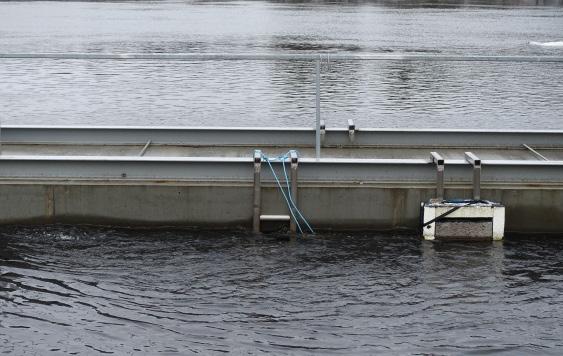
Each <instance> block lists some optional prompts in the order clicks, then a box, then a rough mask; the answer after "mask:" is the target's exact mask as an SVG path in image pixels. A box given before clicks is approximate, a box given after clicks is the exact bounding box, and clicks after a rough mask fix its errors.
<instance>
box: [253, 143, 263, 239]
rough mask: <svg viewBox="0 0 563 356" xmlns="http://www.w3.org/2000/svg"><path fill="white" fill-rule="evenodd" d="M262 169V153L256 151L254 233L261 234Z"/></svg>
mask: <svg viewBox="0 0 563 356" xmlns="http://www.w3.org/2000/svg"><path fill="white" fill-rule="evenodd" d="M261 169H262V151H260V150H255V151H254V202H253V205H252V210H253V211H252V231H253V232H254V233H260V212H261V210H262V196H261V194H262V184H261V181H260V171H261Z"/></svg>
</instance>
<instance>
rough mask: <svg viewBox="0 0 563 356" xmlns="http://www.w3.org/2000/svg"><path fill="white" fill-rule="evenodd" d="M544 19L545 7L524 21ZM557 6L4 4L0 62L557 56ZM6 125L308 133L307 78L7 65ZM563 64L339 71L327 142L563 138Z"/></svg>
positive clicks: (97, 64)
mask: <svg viewBox="0 0 563 356" xmlns="http://www.w3.org/2000/svg"><path fill="white" fill-rule="evenodd" d="M536 4H539V5H541V6H534V5H536ZM561 5H562V3H561V1H539V2H535V1H533V2H532V1H512V2H496V1H489V2H487V1H477V2H475V1H473V2H472V1H466V2H456V1H444V2H436V1H433V2H425V1H420V2H418V1H411V2H359V3H349V2H344V3H340V2H336V3H327V2H311V3H309V2H305V3H303V2H290V3H287V2H263V1H256V2H197V1H196V2H179V1H164V2H161V1H159V2H143V1H134V2H0V52H11V53H14V52H31V53H34V52H61V53H62V52H77V53H81V52H86V53H98V52H104V53H274V54H276V53H278V54H279V53H318V52H321V53H366V54H369V53H418V54H456V55H540V56H545V55H555V56H563V47H550V46H538V45H533V44H530V42H538V43H545V42H556V41H562V40H563V7H561ZM0 78H1V80H0V97H1V98H2V99H1V100H2V102H1V104H2V105H1V111H0V120H1V121H2V122H3V123H5V124H84V125H156V126H162V125H178V126H200V125H205V126H313V123H314V120H315V114H314V106H315V96H314V66H313V65H312V64H309V63H296V62H288V61H275V62H260V61H239V62H231V61H229V62H223V61H216V62H199V63H178V62H146V61H144V62H143V61H141V62H138V61H133V62H116V61H85V60H78V61H56V60H2V61H1V62H0ZM562 82H563V65H562V64H536V63H531V64H530V63H529V64H519V63H509V64H507V63H424V62H416V63H401V62H392V61H389V62H377V63H367V62H343V63H332V65H331V66H330V68H324V69H323V74H322V84H321V90H322V95H321V106H322V117H323V118H324V119H325V120H326V122H327V125H328V126H329V127H342V126H344V125H345V124H346V122H347V119H349V118H351V119H354V120H355V121H356V123H357V125H358V127H360V128H361V127H403V128H404V127H425V128H497V129H498V128H511V129H563V121H562V120H561V114H560V113H561V112H563V86H562V85H561V83H562Z"/></svg>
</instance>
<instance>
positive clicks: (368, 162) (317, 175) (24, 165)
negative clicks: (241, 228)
mask: <svg viewBox="0 0 563 356" xmlns="http://www.w3.org/2000/svg"><path fill="white" fill-rule="evenodd" d="M445 163H446V166H447V174H446V175H445V179H444V180H445V182H446V183H448V182H449V183H470V182H471V180H472V170H473V167H472V166H471V165H470V164H468V163H467V162H466V161H465V160H446V162H445ZM286 164H287V166H286V169H288V168H289V167H288V166H289V162H287V163H286ZM274 166H275V169H276V170H278V173H279V175H280V176H283V172H282V170H281V168H282V167H281V164H280V163H279V162H276V163H274ZM253 175H254V159H253V157H248V158H224V157H173V158H162V157H138V156H131V157H116V156H104V157H93V156H2V157H0V179H12V180H13V179H16V180H17V179H54V178H56V179H64V180H74V179H93V180H96V179H101V180H115V179H122V180H125V181H127V180H151V181H155V180H156V181H160V180H166V181H184V180H189V181H199V182H202V183H209V182H213V181H230V182H232V181H244V182H251V181H252V180H253ZM262 178H263V180H264V181H268V182H272V181H273V178H272V177H271V175H270V174H269V173H268V174H266V173H265V174H263V177H262ZM299 179H300V181H302V182H322V183H335V184H337V183H357V184H359V183H361V182H376V183H408V182H417V183H420V182H422V183H430V184H433V183H434V182H435V179H436V169H435V166H434V164H433V163H431V162H429V161H428V160H424V159H343V158H341V159H337V158H323V159H321V160H320V161H317V160H316V159H314V158H302V159H300V160H299ZM482 181H483V183H485V184H486V183H518V184H542V183H549V184H551V183H558V184H563V161H520V160H483V161H482ZM536 188H537V186H536Z"/></svg>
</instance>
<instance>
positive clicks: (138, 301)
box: [0, 226, 563, 355]
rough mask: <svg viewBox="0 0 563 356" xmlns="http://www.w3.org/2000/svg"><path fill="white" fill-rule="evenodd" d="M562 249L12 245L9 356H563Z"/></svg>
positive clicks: (536, 243)
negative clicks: (229, 355)
mask: <svg viewBox="0 0 563 356" xmlns="http://www.w3.org/2000/svg"><path fill="white" fill-rule="evenodd" d="M562 241H563V240H560V239H553V238H551V239H548V238H536V239H531V238H509V239H507V240H505V241H504V242H500V243H473V244H464V243H439V242H435V243H431V242H425V241H421V240H420V239H419V238H418V237H417V236H412V235H381V234H371V233H362V234H360V233H356V234H354V235H347V234H324V235H320V236H316V237H308V238H299V239H297V240H287V239H284V238H283V236H275V235H267V236H263V237H254V236H251V235H247V234H245V233H241V232H201V231H198V232H196V231H190V230H158V231H155V230H151V231H147V230H120V229H110V228H86V227H61V226H52V227H47V228H45V227H37V228H32V227H13V228H3V229H2V230H1V232H0V308H1V309H0V310H1V314H2V318H1V319H0V335H1V336H0V351H5V352H8V353H12V354H26V353H29V354H41V355H45V354H57V353H59V352H60V353H72V354H92V353H96V352H97V353H99V354H118V355H121V354H131V353H135V352H139V351H142V352H145V353H148V354H157V353H159V354H160V353H163V354H178V353H179V354H191V353H194V354H195V353H201V354H213V353H226V352H232V353H236V354H262V353H270V354H276V355H278V354H322V355H325V354H365V355H370V354H374V353H393V354H428V353H433V354H453V353H454V354H457V353H478V354H482V353H496V352H505V353H507V354H514V353H518V354H542V355H543V354H553V355H557V354H561V352H562V350H563V342H562V341H561V335H562V334H563V327H562V325H563V316H562V315H561V313H560V310H561V306H562V305H563V294H562V292H563V284H562V281H563V252H562V251H563V242H562Z"/></svg>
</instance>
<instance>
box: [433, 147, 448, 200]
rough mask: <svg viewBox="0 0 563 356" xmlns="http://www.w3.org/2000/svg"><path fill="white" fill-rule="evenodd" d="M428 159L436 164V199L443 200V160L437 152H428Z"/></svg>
mask: <svg viewBox="0 0 563 356" xmlns="http://www.w3.org/2000/svg"><path fill="white" fill-rule="evenodd" d="M430 159H431V160H432V163H434V164H435V165H436V200H438V201H443V200H444V167H445V161H444V158H442V156H440V155H439V154H438V152H430Z"/></svg>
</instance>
